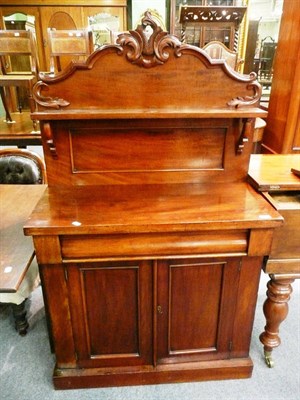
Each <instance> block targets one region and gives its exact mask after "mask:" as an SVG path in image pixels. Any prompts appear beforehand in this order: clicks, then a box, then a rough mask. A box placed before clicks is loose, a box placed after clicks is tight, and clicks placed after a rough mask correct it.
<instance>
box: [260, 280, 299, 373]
mask: <svg viewBox="0 0 300 400" xmlns="http://www.w3.org/2000/svg"><path fill="white" fill-rule="evenodd" d="M270 278H271V280H270V281H269V282H268V284H267V287H268V290H267V299H266V301H265V303H264V307H263V310H264V315H265V317H266V326H265V331H264V332H262V333H261V335H260V337H259V339H260V341H261V342H262V344H263V345H264V354H265V360H266V363H267V365H268V367H270V368H272V367H273V366H274V361H273V359H272V350H273V349H274V348H275V347H278V346H279V345H280V343H281V340H280V337H279V335H278V334H279V326H280V324H281V322H282V321H284V320H285V319H286V317H287V315H288V310H289V307H288V301H289V299H290V295H291V293H292V291H293V289H292V286H291V283H293V282H294V280H295V278H296V276H294V275H292V274H285V275H281V274H272V275H270Z"/></svg>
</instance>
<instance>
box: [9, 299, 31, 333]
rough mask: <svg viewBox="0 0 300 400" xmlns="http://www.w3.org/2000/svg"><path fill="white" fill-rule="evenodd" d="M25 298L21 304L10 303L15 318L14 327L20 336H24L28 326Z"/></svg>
mask: <svg viewBox="0 0 300 400" xmlns="http://www.w3.org/2000/svg"><path fill="white" fill-rule="evenodd" d="M26 300H27V299H25V300H24V301H23V302H22V303H21V304H12V311H13V316H14V319H15V328H16V330H17V331H18V333H19V334H20V335H21V336H25V335H26V333H27V329H28V327H29V324H28V321H27V311H26Z"/></svg>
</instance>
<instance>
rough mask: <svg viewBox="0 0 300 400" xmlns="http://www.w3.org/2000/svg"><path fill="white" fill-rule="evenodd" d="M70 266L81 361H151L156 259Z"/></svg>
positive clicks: (94, 364)
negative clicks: (153, 261)
mask: <svg viewBox="0 0 300 400" xmlns="http://www.w3.org/2000/svg"><path fill="white" fill-rule="evenodd" d="M66 268H67V274H68V291H69V302H70V309H71V319H72V326H73V329H74V341H75V348H76V356H77V359H78V363H77V365H78V367H86V368H88V367H107V366H110V367H112V366H123V365H126V366H134V365H142V364H150V363H152V350H151V349H152V310H153V308H152V265H151V262H148V261H141V262H137V261H132V262H106V263H86V264H83V263H80V264H70V265H68V266H67V267H66Z"/></svg>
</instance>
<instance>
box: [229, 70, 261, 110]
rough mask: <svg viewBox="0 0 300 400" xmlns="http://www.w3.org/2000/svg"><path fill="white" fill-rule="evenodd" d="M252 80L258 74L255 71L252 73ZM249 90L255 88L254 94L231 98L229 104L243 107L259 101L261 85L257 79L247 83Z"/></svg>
mask: <svg viewBox="0 0 300 400" xmlns="http://www.w3.org/2000/svg"><path fill="white" fill-rule="evenodd" d="M250 78H251V80H254V79H256V74H255V73H254V72H253V73H251V74H250ZM247 89H248V90H253V93H254V94H253V96H244V97H236V98H234V99H232V100H230V101H229V102H228V103H227V105H228V106H230V107H235V108H238V107H242V106H251V105H254V104H256V103H257V102H259V100H260V98H261V90H262V89H261V85H260V84H259V83H258V82H257V81H255V82H251V83H249V84H248V85H247Z"/></svg>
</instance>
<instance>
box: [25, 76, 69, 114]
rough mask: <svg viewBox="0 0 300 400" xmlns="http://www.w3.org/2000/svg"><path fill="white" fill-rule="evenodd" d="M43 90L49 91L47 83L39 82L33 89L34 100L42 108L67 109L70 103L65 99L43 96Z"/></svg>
mask: <svg viewBox="0 0 300 400" xmlns="http://www.w3.org/2000/svg"><path fill="white" fill-rule="evenodd" d="M42 90H49V87H48V85H47V84H46V83H44V82H41V81H38V82H37V83H36V84H35V85H34V87H33V98H34V100H35V101H36V102H37V103H38V104H39V105H41V106H43V107H47V108H55V109H59V108H61V107H67V106H68V105H69V104H70V103H69V102H68V101H66V100H64V99H60V98H58V97H54V98H52V97H46V96H43V95H42V94H41V91H42Z"/></svg>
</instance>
